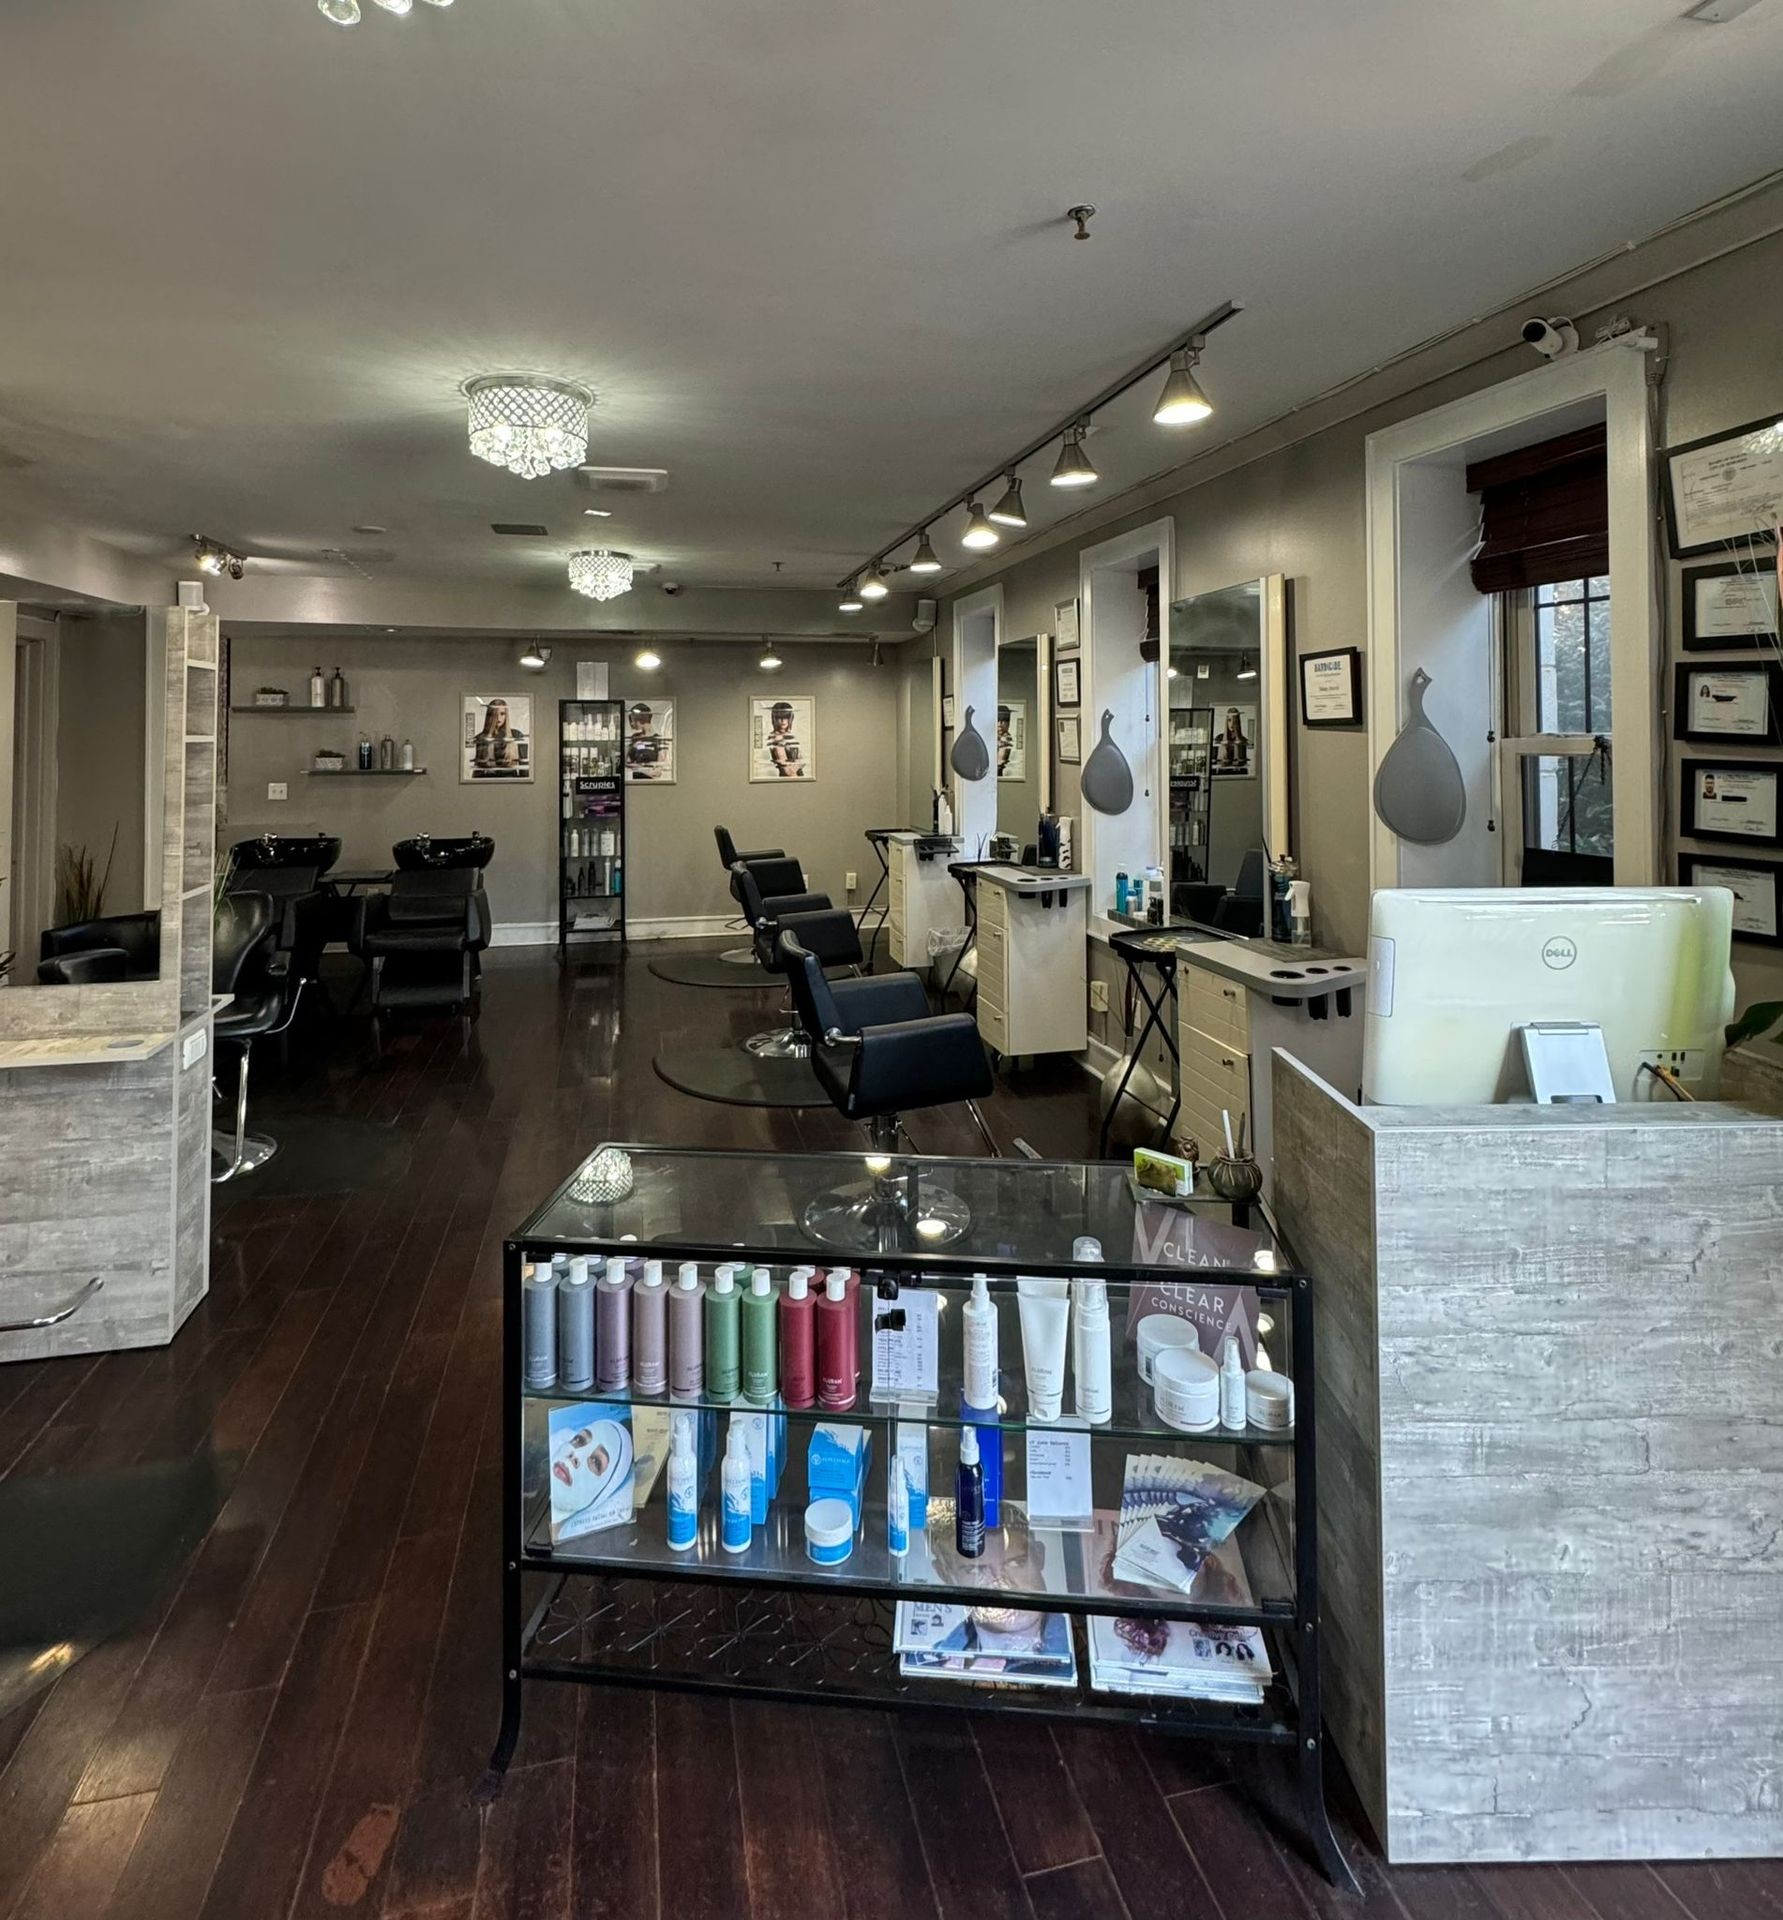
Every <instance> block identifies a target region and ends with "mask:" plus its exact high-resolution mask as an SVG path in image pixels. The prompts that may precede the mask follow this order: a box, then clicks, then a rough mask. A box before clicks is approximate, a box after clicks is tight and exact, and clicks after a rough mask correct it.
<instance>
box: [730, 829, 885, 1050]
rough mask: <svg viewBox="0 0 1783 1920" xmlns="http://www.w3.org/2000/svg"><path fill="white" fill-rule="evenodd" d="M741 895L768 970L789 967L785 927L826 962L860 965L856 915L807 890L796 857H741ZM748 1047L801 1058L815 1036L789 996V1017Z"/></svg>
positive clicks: (738, 873)
mask: <svg viewBox="0 0 1783 1920" xmlns="http://www.w3.org/2000/svg"><path fill="white" fill-rule="evenodd" d="M731 871H732V875H733V877H734V878H735V880H736V882H737V899H738V901H739V903H740V904H741V906H742V908H743V912H744V913H745V915H746V916H747V917H748V920H749V926H750V930H751V933H752V935H753V943H754V953H755V958H756V961H757V963H758V964H759V965H760V966H762V967H763V968H765V969H766V970H767V971H768V972H769V973H784V972H785V971H786V965H785V961H784V960H783V958H782V956H781V954H780V951H779V948H778V945H777V944H776V943H777V941H778V939H779V936H780V935H781V933H782V932H790V933H793V934H796V935H797V937H798V938H799V940H801V941H802V942H803V943H804V945H805V946H806V947H808V948H809V949H810V950H811V951H812V952H813V953H814V954H816V955H817V959H818V964H819V965H820V966H825V967H858V966H859V965H860V964H861V961H862V960H863V959H864V958H865V955H864V953H863V951H862V948H861V937H860V930H859V929H858V928H857V927H856V926H855V924H854V916H853V915H852V914H851V913H849V912H847V910H846V909H844V908H841V907H836V906H832V905H831V904H830V897H829V895H828V894H827V893H807V892H805V891H804V886H805V876H804V872H803V870H802V869H801V867H800V866H799V863H798V862H797V861H796V860H787V859H784V858H782V859H768V860H754V861H750V860H739V861H738V862H737V864H736V866H735V867H733V868H732V870H731ZM743 1045H744V1048H745V1050H746V1051H748V1052H750V1053H753V1054H758V1055H760V1056H761V1057H762V1058H764V1059H768V1060H802V1059H804V1058H805V1056H806V1055H807V1054H808V1053H809V1052H810V1051H811V1041H810V1039H809V1037H808V1036H807V1034H806V1032H805V1029H804V1027H803V1026H801V1025H800V1023H799V1020H798V1017H797V1010H796V1008H795V1007H794V1005H793V1003H792V1002H791V1001H790V1000H789V1001H788V1003H787V1023H786V1025H785V1026H784V1027H774V1028H771V1029H770V1030H769V1031H768V1032H766V1033H754V1034H751V1035H750V1036H749V1038H748V1039H747V1040H745V1041H744V1042H743Z"/></svg>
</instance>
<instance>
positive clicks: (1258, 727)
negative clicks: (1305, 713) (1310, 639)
mask: <svg viewBox="0 0 1783 1920" xmlns="http://www.w3.org/2000/svg"><path fill="white" fill-rule="evenodd" d="M1286 673H1287V582H1286V580H1285V579H1284V578H1283V576H1282V575H1280V574H1270V575H1267V576H1264V577H1262V578H1259V579H1256V580H1243V581H1240V582H1239V583H1238V584H1237V585H1235V586H1230V587H1218V588H1215V589H1213V590H1212V591H1210V592H1207V593H1197V594H1190V595H1188V596H1187V597H1186V598H1184V599H1181V600H1174V601H1172V602H1171V605H1170V642H1169V650H1168V653H1167V656H1166V659H1165V663H1164V690H1165V699H1164V703H1163V704H1164V710H1165V713H1166V716H1167V724H1166V731H1165V754H1166V757H1167V763H1168V765H1167V778H1166V781H1165V818H1164V844H1165V846H1166V848H1167V849H1168V874H1169V897H1170V915H1171V918H1172V919H1174V920H1195V921H1200V922H1202V923H1203V924H1206V925H1209V926H1216V927H1219V928H1220V929H1221V930H1222V931H1225V932H1229V933H1241V934H1260V933H1262V932H1263V931H1264V930H1265V920H1264V901H1265V899H1266V897H1267V892H1268V886H1267V865H1268V861H1269V860H1270V858H1271V857H1278V856H1279V855H1280V854H1282V853H1284V852H1286V851H1287V850H1288V848H1287V822H1288V769H1287V739H1288V728H1287V712H1286V701H1287V681H1286Z"/></svg>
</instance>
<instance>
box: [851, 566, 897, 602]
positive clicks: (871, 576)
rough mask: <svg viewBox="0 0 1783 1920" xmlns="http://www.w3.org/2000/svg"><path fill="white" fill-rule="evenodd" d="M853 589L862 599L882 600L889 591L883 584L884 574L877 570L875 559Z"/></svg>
mask: <svg viewBox="0 0 1783 1920" xmlns="http://www.w3.org/2000/svg"><path fill="white" fill-rule="evenodd" d="M855 591H856V592H857V593H859V595H860V597H861V598H862V599H863V600H883V599H884V598H885V596H886V595H887V594H888V593H890V592H891V588H890V587H888V586H887V585H886V584H885V575H884V574H882V573H881V572H880V571H879V562H878V561H877V560H875V561H874V562H873V564H872V565H871V566H870V567H869V568H868V569H867V570H866V572H865V573H863V574H862V575H861V578H860V585H859V586H858V587H857V588H856V589H855Z"/></svg>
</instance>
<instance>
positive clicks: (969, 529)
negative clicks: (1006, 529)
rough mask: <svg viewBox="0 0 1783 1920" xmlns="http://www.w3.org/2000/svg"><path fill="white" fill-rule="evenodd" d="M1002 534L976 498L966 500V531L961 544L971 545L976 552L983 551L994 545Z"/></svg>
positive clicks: (963, 545) (961, 538) (961, 536)
mask: <svg viewBox="0 0 1783 1920" xmlns="http://www.w3.org/2000/svg"><path fill="white" fill-rule="evenodd" d="M1002 537H1003V536H1002V535H1001V534H1000V533H999V532H998V531H997V530H996V528H995V527H993V526H992V525H991V523H990V522H989V521H988V520H987V519H986V518H985V517H984V509H983V507H981V506H980V505H979V504H978V502H977V501H976V500H968V501H967V502H966V531H965V532H964V533H962V534H961V535H960V545H961V546H962V547H970V548H971V549H972V551H973V552H974V553H982V552H984V550H985V549H986V548H988V547H994V546H995V545H996V544H997V542H998V541H999V540H1001V539H1002Z"/></svg>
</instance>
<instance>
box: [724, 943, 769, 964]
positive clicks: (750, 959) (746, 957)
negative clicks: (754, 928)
mask: <svg viewBox="0 0 1783 1920" xmlns="http://www.w3.org/2000/svg"><path fill="white" fill-rule="evenodd" d="M718 957H719V959H720V960H722V961H723V962H724V963H725V964H726V966H731V967H757V966H760V964H761V962H760V961H759V960H757V959H756V957H755V949H754V947H726V948H725V950H724V951H723V952H722V953H721V954H720V955H719V956H718Z"/></svg>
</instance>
